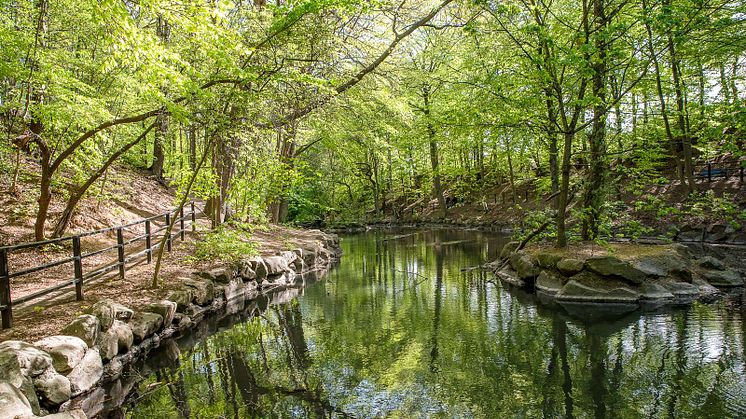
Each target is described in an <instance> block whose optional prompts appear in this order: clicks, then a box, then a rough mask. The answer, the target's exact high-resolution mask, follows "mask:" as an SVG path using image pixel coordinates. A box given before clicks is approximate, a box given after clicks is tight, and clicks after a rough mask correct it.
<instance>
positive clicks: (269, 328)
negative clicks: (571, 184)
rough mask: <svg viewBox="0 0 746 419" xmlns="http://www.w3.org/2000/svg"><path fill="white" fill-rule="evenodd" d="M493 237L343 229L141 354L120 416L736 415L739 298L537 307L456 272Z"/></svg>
mask: <svg viewBox="0 0 746 419" xmlns="http://www.w3.org/2000/svg"><path fill="white" fill-rule="evenodd" d="M413 233H414V234H413ZM503 242H504V241H503V239H502V238H500V237H498V236H496V235H494V234H487V233H480V232H475V231H458V230H431V231H421V232H410V233H407V234H401V233H399V232H398V233H397V234H386V233H381V232H374V233H366V234H362V235H355V236H350V237H347V238H346V239H345V240H344V241H343V246H344V250H345V256H344V257H343V260H342V263H341V265H340V266H339V267H338V268H337V269H335V270H334V271H333V272H331V273H330V274H329V275H327V276H326V277H325V278H324V280H322V281H320V282H318V283H316V284H313V285H311V286H309V287H308V288H306V289H305V290H304V291H303V295H302V296H301V297H299V298H298V299H295V300H293V301H292V302H291V303H289V304H281V305H272V304H267V302H266V301H265V302H263V303H262V304H257V303H256V302H255V303H252V305H251V307H250V308H249V310H248V311H247V310H243V311H241V312H240V313H242V314H237V315H235V316H233V317H231V318H230V319H227V320H226V319H224V320H219V321H218V320H216V322H215V323H214V324H211V325H209V327H211V328H212V329H209V330H208V331H207V332H205V333H203V334H202V335H204V334H208V335H210V336H209V337H187V338H185V339H182V340H181V341H179V346H178V347H179V348H180V349H181V353H180V354H178V353H177V354H174V353H173V352H174V350H173V349H171V350H169V349H168V347H167V348H166V350H165V351H164V350H162V351H161V354H162V356H164V357H165V358H166V359H167V361H162V362H161V363H160V364H159V361H157V359H158V358H154V359H151V360H149V361H148V364H147V365H144V366H142V367H141V368H140V369H139V370H138V371H137V374H140V376H143V377H145V379H144V380H143V381H141V382H139V384H138V385H137V391H136V392H135V393H134V394H133V396H131V400H132V402H131V403H130V404H128V405H126V407H125V409H126V410H127V415H129V416H131V417H137V418H141V417H142V418H161V417H195V418H213V417H224V418H245V417H343V416H353V417H376V416H391V415H393V416H407V417H410V416H411V417H428V416H447V417H454V416H457V417H460V416H465V417H532V418H533V417H546V418H556V417H565V418H574V417H594V418H605V417H608V418H617V417H621V418H637V417H641V416H645V417H654V418H658V417H687V418H688V417H739V416H740V417H743V416H744V415H746V382H745V379H744V377H745V376H746V374H745V372H744V368H746V364H745V359H746V357H745V356H744V342H745V339H746V338H745V336H744V335H745V333H744V332H745V329H744V322H743V305H742V303H741V301H740V299H730V300H725V301H721V302H719V303H716V304H712V305H705V304H695V305H694V306H692V307H688V308H680V309H666V310H660V311H656V312H646V313H641V312H633V313H628V314H625V315H615V316H599V315H598V313H585V314H584V313H583V312H582V311H578V310H577V309H573V310H570V311H568V310H569V309H568V310H566V309H564V308H562V307H558V306H554V307H552V306H547V305H543V304H542V303H540V302H539V301H538V300H537V299H536V298H535V297H534V296H533V295H529V294H527V293H525V292H523V291H520V290H515V289H508V288H507V287H503V286H502V285H500V284H493V283H490V282H487V279H489V275H488V274H486V273H484V272H482V271H479V270H465V271H462V269H463V268H467V267H471V266H474V265H478V264H480V263H482V262H484V261H488V260H491V259H493V258H494V255H495V253H496V252H498V251H499V250H500V247H501V245H502V244H503ZM252 310H253V312H254V315H251V316H249V315H248V314H246V313H249V312H251V311H252ZM570 312H572V315H570V314H569V313H570ZM197 336H201V335H200V334H197ZM174 346H175V344H174ZM177 351H178V349H177ZM168 352H171V354H170V355H169V354H167V353H168ZM164 353H166V355H163V354H164ZM150 371H152V372H150Z"/></svg>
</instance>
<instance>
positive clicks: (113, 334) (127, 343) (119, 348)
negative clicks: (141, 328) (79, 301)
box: [96, 320, 134, 361]
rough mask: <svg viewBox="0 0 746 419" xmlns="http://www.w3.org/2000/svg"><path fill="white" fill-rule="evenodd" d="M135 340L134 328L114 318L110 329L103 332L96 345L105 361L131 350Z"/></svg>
mask: <svg viewBox="0 0 746 419" xmlns="http://www.w3.org/2000/svg"><path fill="white" fill-rule="evenodd" d="M133 341H134V335H133V333H132V329H130V327H129V326H128V325H127V323H124V322H122V321H119V320H114V323H112V325H111V327H110V328H109V330H107V331H105V332H101V333H100V334H99V337H98V342H97V343H96V346H98V348H99V353H100V354H101V358H103V360H104V361H109V360H111V359H112V358H114V357H115V356H117V354H119V353H124V352H127V351H129V349H130V348H131V347H132V343H133Z"/></svg>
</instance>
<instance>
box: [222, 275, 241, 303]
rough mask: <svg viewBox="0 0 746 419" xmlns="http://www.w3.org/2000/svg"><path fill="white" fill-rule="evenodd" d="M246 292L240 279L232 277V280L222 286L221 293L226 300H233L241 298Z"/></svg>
mask: <svg viewBox="0 0 746 419" xmlns="http://www.w3.org/2000/svg"><path fill="white" fill-rule="evenodd" d="M245 293H246V286H245V285H244V283H243V281H241V280H240V279H234V280H233V281H231V282H229V283H227V284H225V285H224V286H223V294H224V296H225V299H226V301H231V300H235V299H237V298H242V297H243V296H244V295H245Z"/></svg>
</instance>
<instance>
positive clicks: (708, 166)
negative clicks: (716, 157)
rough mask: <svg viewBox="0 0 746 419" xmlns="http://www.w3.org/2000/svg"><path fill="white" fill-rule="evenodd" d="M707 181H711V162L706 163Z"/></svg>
mask: <svg viewBox="0 0 746 419" xmlns="http://www.w3.org/2000/svg"><path fill="white" fill-rule="evenodd" d="M707 181H708V182H712V163H707Z"/></svg>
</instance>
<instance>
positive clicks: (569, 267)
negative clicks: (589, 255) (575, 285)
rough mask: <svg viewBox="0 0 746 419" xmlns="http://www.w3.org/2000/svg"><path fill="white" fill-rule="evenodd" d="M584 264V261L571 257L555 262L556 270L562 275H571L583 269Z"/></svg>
mask: <svg viewBox="0 0 746 419" xmlns="http://www.w3.org/2000/svg"><path fill="white" fill-rule="evenodd" d="M584 266H585V262H583V261H582V260H578V259H573V258H567V259H562V260H560V261H559V262H557V270H559V271H560V272H561V273H562V275H565V276H573V275H576V274H579V273H580V272H581V271H582V270H583V267H584Z"/></svg>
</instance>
